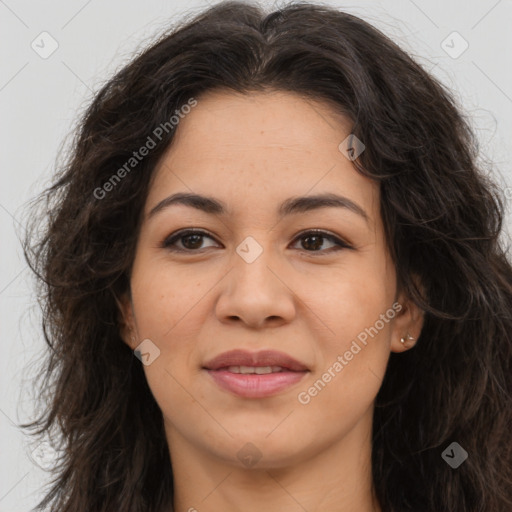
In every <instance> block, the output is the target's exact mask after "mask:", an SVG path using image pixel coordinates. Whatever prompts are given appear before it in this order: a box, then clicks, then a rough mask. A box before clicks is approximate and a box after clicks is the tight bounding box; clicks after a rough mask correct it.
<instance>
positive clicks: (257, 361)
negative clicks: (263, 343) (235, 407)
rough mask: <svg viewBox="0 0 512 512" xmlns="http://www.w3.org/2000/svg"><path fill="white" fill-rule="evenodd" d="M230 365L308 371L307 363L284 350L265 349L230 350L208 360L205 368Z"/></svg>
mask: <svg viewBox="0 0 512 512" xmlns="http://www.w3.org/2000/svg"><path fill="white" fill-rule="evenodd" d="M230 366H238V367H240V366H242V367H244V366H245V367H252V368H255V367H266V366H270V367H271V368H272V367H276V366H279V367H280V368H281V369H283V370H285V371H292V372H303V371H308V368H307V366H306V365H304V364H302V363H300V362H299V361H297V360H296V359H294V358H293V357H291V356H289V355H288V354H285V353H284V352H277V351H275V350H263V351H260V352H248V351H246V350H230V351H229V352H224V353H222V354H220V355H218V356H217V357H214V358H213V359H211V360H210V361H208V362H207V363H206V364H205V365H204V368H205V369H207V370H214V371H215V370H220V369H228V368H229V367H230Z"/></svg>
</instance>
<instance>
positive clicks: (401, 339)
mask: <svg viewBox="0 0 512 512" xmlns="http://www.w3.org/2000/svg"><path fill="white" fill-rule="evenodd" d="M415 339H416V338H413V337H412V336H411V335H410V334H409V333H407V334H406V335H405V338H400V343H401V344H402V345H403V344H404V343H405V342H406V341H414V340H415Z"/></svg>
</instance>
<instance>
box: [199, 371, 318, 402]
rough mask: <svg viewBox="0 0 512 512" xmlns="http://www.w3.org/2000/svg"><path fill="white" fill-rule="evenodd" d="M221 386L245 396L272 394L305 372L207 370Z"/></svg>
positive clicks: (302, 375)
mask: <svg viewBox="0 0 512 512" xmlns="http://www.w3.org/2000/svg"><path fill="white" fill-rule="evenodd" d="M206 371H207V372H208V373H209V374H210V375H211V376H212V378H213V380H214V381H215V382H216V383H217V385H218V386H219V387H221V388H222V389H224V390H226V391H230V392H231V393H234V394H235V395H238V396H241V397H244V398H264V397H267V396H272V395H275V394H277V393H279V392H280V391H283V390H285V389H286V388H289V387H290V386H293V384H296V383H297V382H299V381H300V380H301V379H302V378H303V377H304V375H306V373H308V372H307V371H304V372H277V373H266V374H263V375H261V374H260V375H258V374H254V373H252V374H242V373H231V372H228V371H227V370H206Z"/></svg>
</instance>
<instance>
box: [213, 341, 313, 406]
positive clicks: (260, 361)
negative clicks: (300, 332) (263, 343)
mask: <svg viewBox="0 0 512 512" xmlns="http://www.w3.org/2000/svg"><path fill="white" fill-rule="evenodd" d="M203 369H204V370H206V371H207V373H208V374H209V375H210V376H211V378H212V380H213V382H214V383H215V384H217V386H219V388H221V389H222V390H224V391H228V392H230V393H231V394H234V395H237V396H239V397H243V398H265V397H268V396H272V395H275V394H278V393H280V392H281V391H284V390H285V389H287V388H289V387H290V386H292V385H294V384H296V383H298V382H299V381H300V380H302V379H303V378H304V376H305V375H306V374H307V373H308V372H309V369H308V368H307V367H306V366H305V365H304V364H302V363H300V362H299V361H297V360H296V359H293V358H292V357H291V356H289V355H287V354H284V353H283V352H276V351H273V350H267V351H261V352H255V353H251V352H247V351H244V350H231V351H230V352H224V353H223V354H220V355H219V356H217V357H215V358H213V359H212V360H210V361H208V362H207V363H206V364H205V366H204V367H203Z"/></svg>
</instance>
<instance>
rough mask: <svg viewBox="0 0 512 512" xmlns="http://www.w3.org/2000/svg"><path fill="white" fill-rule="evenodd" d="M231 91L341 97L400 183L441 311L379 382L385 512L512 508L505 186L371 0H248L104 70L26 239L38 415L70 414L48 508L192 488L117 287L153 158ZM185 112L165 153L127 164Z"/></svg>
mask: <svg viewBox="0 0 512 512" xmlns="http://www.w3.org/2000/svg"><path fill="white" fill-rule="evenodd" d="M215 88H223V89H227V90H233V91H237V92H241V93H248V92H251V91H263V90H267V89H273V90H282V91H290V92H293V93H298V94H300V95H303V96H304V97H310V98H314V99H320V100H324V101H327V102H329V104H330V105H332V108H333V109H337V110H338V111H339V112H341V113H342V114H344V115H345V116H347V118H348V119H350V120H351V122H352V129H351V131H352V133H353V134H355V135H356V136H357V138H358V139H360V140H361V141H363V142H364V144H365V146H366V149H365V151H364V152H363V153H362V154H361V155H360V157H359V159H358V161H357V162H354V163H355V164H356V166H357V169H358V171H359V172H361V173H363V174H365V175H366V176H369V177H371V178H372V179H374V180H377V181H378V182H379V184H380V190H381V198H382V199H381V215H382V218H383V220H384V223H385V228H386V235H387V240H388V244H389V247H390V250H391V253H392V256H393V259H394V262H395V264H396V269H397V273H398V285H399V288H400V289H403V290H405V291H406V292H407V294H408V295H409V296H410V297H411V298H412V299H413V300H414V301H415V303H417V304H418V305H419V306H420V307H421V308H422V309H423V310H424V311H425V322H424V327H423V331H422V333H421V336H420V338H419V340H418V343H417V345H416V347H415V348H414V349H413V350H410V351H408V352H406V353H404V354H400V355H397V354H392V355H391V359H390V362H389V366H388V369H387V373H386V376H385V379H384V382H383V384H382V387H381V389H380V391H379V393H378V396H377V399H376V404H375V405H376V407H375V414H374V429H373V451H372V467H373V478H374V486H375V490H376V494H377V497H378V499H379V501H380V503H381V506H382V509H383V511H384V512H403V511H411V512H412V511H414V512H423V511H424V512H442V511H450V512H477V511H478V512H482V511H484V510H485V511H487V510H492V511H493V512H510V510H512V443H511V441H510V439H511V438H510V432H511V429H512V372H511V368H512V268H511V264H510V262H509V261H508V260H507V257H506V254H505V250H504V248H503V241H500V232H501V230H502V221H503V215H504V213H503V212H504V198H503V197H502V195H500V192H499V190H498V189H497V187H496V185H494V184H493V182H492V181H491V180H490V179H489V178H488V177H487V174H486V172H484V171H483V169H481V168H480V167H479V165H480V164H478V163H477V150H476V148H477V144H476V141H475V138H474V136H473V133H472V131H471V128H470V126H469V125H468V123H467V121H466V120H465V119H464V116H463V115H462V114H461V109H460V107H459V106H458V105H457V104H456V102H455V100H454V99H453V97H452V96H451V94H450V92H449V91H448V90H447V89H446V88H445V87H444V86H443V85H442V84H441V83H439V82H438V81H437V80H436V79H434V78H433V77H432V76H430V75H429V74H428V73H427V72H425V71H424V70H423V69H422V67H420V66H419V65H418V64H417V63H416V62H415V61H413V60H412V59H411V58H410V57H409V56H408V55H407V54H406V53H405V52H404V51H402V50H401V49H400V48H399V47H398V46H396V45H395V44H394V43H393V42H392V41H391V40H390V39H389V38H387V37H386V36H385V35H383V34H382V33H381V32H379V31H378V30H377V29H375V28H373V27H372V26H371V25H369V24H368V23H366V22H364V21H363V20H361V19H359V18H357V17H355V16H352V15H349V14H346V13H343V12H340V11H339V10H337V9H334V8H331V7H327V6H324V5H320V4H316V5H314V4H308V3H293V4H289V5H287V6H285V7H283V8H282V9H280V10H276V11H275V12H271V13H266V12H264V11H263V9H261V8H260V7H258V6H255V5H250V4H247V3H245V2H234V1H232V2H224V3H221V4H217V5H216V6H215V7H212V8H209V9H208V10H206V11H205V12H203V13H201V14H200V15H198V16H197V17H195V18H194V19H192V20H188V21H187V22H186V23H182V24H181V25H179V26H177V27H174V28H172V29H171V30H170V31H169V33H166V34H163V35H162V37H161V38H160V39H159V40H158V41H157V42H155V43H154V44H152V45H151V46H150V47H149V48H147V49H145V50H144V51H142V52H141V53H140V54H139V55H137V56H136V57H134V58H133V59H132V60H131V62H130V63H128V64H127V65H126V66H125V67H124V68H123V69H121V70H120V71H119V72H118V73H117V74H115V76H113V77H112V78H111V79H110V80H109V81H108V83H106V85H104V87H102V89H101V90H100V91H99V92H98V93H97V94H96V96H95V97H94V100H93V101H92V103H91V105H90V106H89V107H88V109H87V111H86V112H85V114H84V116H83V118H82V119H81V120H80V123H79V126H78V129H77V132H76V137H75V139H74V141H73V144H72V145H71V148H70V151H69V155H68V157H67V160H66V163H65V165H64V166H62V168H60V169H58V171H57V175H56V178H55V181H54V183H53V184H52V186H51V187H49V188H48V189H47V190H45V191H44V192H43V193H42V194H41V196H40V197H39V200H38V201H37V203H36V204H35V205H34V206H33V208H34V210H33V222H32V223H30V226H28V227H29V230H28V236H27V238H26V240H25V241H24V251H25V257H26V258H27V261H28V262H29V264H30V265H31V268H32V270H33V271H34V272H35V273H36V275H37V276H38V278H39V280H38V283H39V286H38V291H39V298H40V302H41V306H42V308H43V328H44V336H45V339H46V341H47V344H48V355H47V359H46V361H45V364H44V370H43V373H42V374H41V376H40V377H41V381H40V384H41V386H42V390H43V394H42V401H41V407H42V412H41V414H40V416H39V417H38V418H37V419H36V420H34V421H33V422H32V423H30V424H27V425H23V426H24V427H25V428H27V429H30V430H31V431H32V433H33V434H35V435H41V434H44V433H48V432H54V431H55V432H56V439H57V440H58V439H61V448H62V450H63V458H62V460H61V464H60V466H59V467H58V468H56V469H55V472H54V479H53V481H52V485H51V488H50V490H49V491H48V493H47V495H46V496H45V498H44V500H43V501H42V502H41V504H40V506H39V509H40V510H44V509H47V508H49V509H50V510H53V511H58V512H107V511H108V512H112V511H122V512H163V511H164V510H166V508H169V507H170V506H171V505H172V500H173V485H172V482H173V480H172V470H171V460H170V456H169V453H168V447H167V444H166V439H165V435H164V430H163V421H162V414H161V411H160V410H159V408H158V406H157V404H156V402H155V400H154V399H153V397H152V394H151V392H150V389H149V387H148V385H147V383H146V380H145V376H144V373H143V371H142V368H141V365H140V363H139V361H138V360H137V358H135V357H134V356H133V353H132V352H131V351H130V350H129V348H128V347H127V345H126V344H125V343H123V342H122V340H121V337H120V333H119V308H118V303H117V300H118V298H119V297H120V296H121V295H122V294H124V293H126V292H127V291H128V290H129V275H130V269H131V265H132V263H133V258H134V249H135V243H136V240H137V235H138V230H139V226H140V220H141V212H142V207H143V205H144V202H145V199H146V196H147V192H148V187H149V184H150V179H151V176H152V173H153V170H154V169H155V165H156V163H157V162H158V160H159V158H160V157H161V156H162V154H163V152H164V151H165V150H166V149H167V148H168V147H169V145H170V144H171V143H172V140H173V137H174V133H175V131H176V130H175V129H173V128H172V127H171V128H169V126H168V125H169V119H170V118H171V116H173V114H174V113H175V112H176V111H180V109H181V108H182V107H183V106H184V105H185V104H186V103H187V102H188V101H190V98H195V99H196V100H197V101H199V102H200V101H201V94H202V93H204V92H206V91H209V90H212V89H215ZM165 123H168V124H167V127H168V128H169V129H168V130H161V133H160V132H158V133H160V138H159V139H158V141H155V142H157V143H156V145H155V147H154V148H153V149H152V150H151V151H150V152H149V154H148V155H147V156H146V157H145V158H143V159H142V160H140V161H138V162H137V164H136V165H134V166H133V168H130V171H129V172H126V173H124V174H123V173H121V174H123V176H122V179H119V180H117V179H116V180H115V181H112V176H113V175H114V174H117V176H118V177H119V172H118V170H119V169H121V168H122V167H123V165H126V162H127V161H128V160H129V159H130V158H131V157H132V156H133V151H136V150H137V149H138V148H140V147H141V146H142V145H144V144H145V143H147V140H148V136H151V135H152V134H154V132H155V130H156V129H157V128H158V127H160V126H162V125H165ZM178 126H179V125H178ZM153 138H155V136H154V137H153ZM125 170H126V167H125ZM107 182H109V183H110V184H111V185H110V186H107V187H105V184H106V183H107ZM99 189H100V190H101V191H103V192H105V194H106V195H105V196H103V197H100V196H102V195H103V192H101V191H100V192H99V191H98V190H99ZM107 189H108V193H107ZM95 191H96V193H95ZM43 220H44V221H45V224H44V226H43V227H41V226H42V224H41V223H42V222H43ZM414 276H416V277H417V278H419V281H420V282H421V287H420V286H418V281H417V280H416V278H414ZM59 436H60V437H59ZM452 442H457V443H458V444H459V445H460V446H461V447H463V448H464V449H465V450H466V452H467V453H468V458H467V460H466V461H465V462H464V463H463V464H462V465H461V466H460V467H458V468H457V469H452V467H450V466H449V465H448V464H446V462H445V461H444V460H443V458H442V456H441V455H442V453H443V450H445V449H446V448H447V447H448V446H449V445H450V444H451V443H452Z"/></svg>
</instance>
